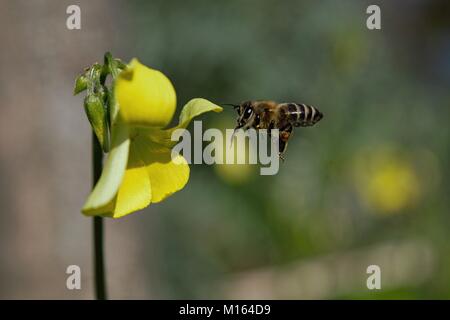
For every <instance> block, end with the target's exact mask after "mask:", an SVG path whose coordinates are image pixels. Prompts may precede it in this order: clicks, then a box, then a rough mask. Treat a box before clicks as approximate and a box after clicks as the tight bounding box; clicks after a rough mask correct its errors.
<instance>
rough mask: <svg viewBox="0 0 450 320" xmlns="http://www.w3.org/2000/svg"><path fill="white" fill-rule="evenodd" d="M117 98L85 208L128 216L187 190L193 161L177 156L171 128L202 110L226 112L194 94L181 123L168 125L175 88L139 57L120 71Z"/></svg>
mask: <svg viewBox="0 0 450 320" xmlns="http://www.w3.org/2000/svg"><path fill="white" fill-rule="evenodd" d="M114 98H115V101H116V102H117V103H113V105H112V109H111V110H110V113H111V123H112V126H111V149H110V150H111V151H110V153H109V155H108V158H107V159H106V162H105V165H104V169H103V171H102V175H101V177H100V179H99V181H98V182H97V184H96V186H95V188H94V189H93V191H92V192H91V194H90V195H89V197H88V199H87V201H86V204H85V205H84V207H83V209H82V211H83V213H84V214H85V215H88V216H95V215H99V216H104V217H113V218H119V217H123V216H125V215H127V214H130V213H132V212H134V211H137V210H140V209H142V208H144V207H146V206H148V205H149V204H150V203H152V202H153V203H156V202H160V201H162V200H164V199H165V198H167V197H168V196H170V195H171V194H173V193H175V192H176V191H179V190H181V189H182V188H183V187H184V186H185V185H186V183H187V181H188V179H189V166H188V164H187V161H186V160H185V159H184V157H183V156H181V155H178V156H177V157H176V158H175V159H172V158H171V147H172V146H173V145H174V144H175V143H176V142H172V141H171V140H170V136H171V133H172V132H173V130H175V129H178V128H186V127H187V126H188V124H189V123H190V121H191V120H192V119H193V118H194V117H196V116H198V115H200V114H202V113H205V112H209V111H215V112H220V111H222V108H221V107H219V106H217V105H215V104H213V103H211V102H209V101H207V100H205V99H192V100H191V101H189V102H188V103H187V104H186V105H185V106H184V108H183V110H182V112H181V115H180V121H179V125H178V126H176V127H174V128H171V129H163V127H165V126H166V125H167V124H168V123H169V122H170V121H171V120H172V117H173V114H174V113H175V109H176V94H175V90H174V88H173V86H172V83H171V82H170V80H169V79H168V78H167V77H166V76H165V75H164V74H163V73H161V72H159V71H157V70H153V69H150V68H148V67H146V66H144V65H142V64H141V63H139V62H138V61H137V60H136V59H133V60H132V61H131V63H130V64H129V65H128V67H127V68H126V69H125V70H123V71H122V72H121V73H120V74H119V75H118V76H117V78H116V80H115V82H114Z"/></svg>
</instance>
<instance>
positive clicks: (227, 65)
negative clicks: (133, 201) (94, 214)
mask: <svg viewBox="0 0 450 320" xmlns="http://www.w3.org/2000/svg"><path fill="white" fill-rule="evenodd" d="M70 4H78V5H79V6H80V7H81V19H82V22H81V23H82V27H81V30H73V31H71V30H67V28H66V18H67V14H66V8H67V6H68V5H70ZM369 4H378V5H379V6H380V7H381V19H382V29H381V30H374V31H371V30H368V29H367V28H366V19H367V16H368V15H367V14H366V8H367V6H368V5H369ZM0 43H1V50H0V70H1V73H0V108H1V109H0V110H1V115H0V152H1V153H0V176H1V178H0V208H1V210H0V298H4V299H10V298H19V299H31V298H42V299H56V298H61V299H91V298H93V286H92V283H93V279H92V275H93V273H92V249H91V245H92V221H91V219H89V218H86V217H84V216H82V214H81V213H80V208H81V206H82V204H83V203H84V200H85V198H86V196H87V195H88V193H89V189H90V184H91V171H90V170H91V167H90V164H91V161H90V159H91V146H90V143H91V135H90V127H89V124H88V121H87V119H86V116H85V114H84V110H83V107H82V97H81V96H76V97H74V96H72V90H73V82H74V79H75V77H76V76H77V75H78V74H79V73H81V72H82V70H83V68H85V67H87V66H89V65H91V64H92V63H94V62H96V61H99V62H101V61H102V57H103V54H104V52H105V51H111V52H112V53H113V55H114V56H116V57H120V58H122V59H123V60H125V61H129V60H130V59H131V58H132V57H138V58H139V59H140V60H141V61H142V62H144V63H145V64H147V65H150V66H152V67H154V68H157V69H160V70H162V71H163V72H164V73H166V74H167V75H168V76H169V78H170V79H171V80H172V82H173V83H174V86H175V88H176V90H177V94H178V108H179V109H178V111H179V110H180V108H181V106H182V105H183V103H184V102H186V101H188V100H189V99H190V98H193V97H205V98H208V99H210V100H212V101H215V102H234V103H235V102H240V101H242V100H247V99H274V100H278V101H297V102H305V103H308V104H312V105H314V106H317V107H318V108H319V109H320V110H321V111H322V112H323V113H324V114H325V118H324V119H323V120H322V121H321V122H320V123H319V124H318V125H317V126H315V127H313V128H306V129H300V130H297V131H296V132H295V136H294V138H293V139H292V141H291V142H290V145H289V149H288V151H287V154H286V161H285V162H284V163H282V165H281V168H280V171H279V173H278V174H277V175H276V176H260V175H259V174H258V172H259V170H258V169H259V168H258V167H257V166H216V167H214V166H206V165H193V166H191V170H192V171H191V179H190V182H189V183H188V185H187V186H186V187H185V188H184V189H183V190H182V191H181V192H179V193H177V194H176V195H174V196H172V197H171V198H169V199H167V201H165V202H163V203H161V204H157V205H151V206H150V207H149V208H147V209H145V210H143V211H141V212H138V213H135V214H133V215H130V216H128V217H126V218H123V219H120V220H106V226H105V228H106V230H105V232H106V239H105V241H106V244H105V246H106V248H105V250H106V262H107V280H108V291H109V296H110V297H111V298H114V299H121V298H126V299H155V298H275V299H277V298H287V299H309V298H318V299H333V298H358V299H361V298H362V299H365V298H370V299H378V298H388V299H390V298H413V299H416V298H426V299H430V298H438V299H442V298H450V255H449V250H450V215H449V213H450V212H449V209H450V204H449V196H448V195H449V190H450V185H449V179H448V177H449V166H448V164H449V155H450V150H449V138H450V132H449V124H448V121H449V119H450V117H449V116H450V115H449V110H450V109H449V106H450V90H449V85H450V58H449V57H450V5H449V2H448V1H445V0H442V1H425V0H414V1H413V0H412V1H395V2H394V1H371V2H367V1H356V0H355V1H345V2H344V1H337V0H333V1H331V0H330V1H320V2H319V1H312V0H311V1H283V2H281V1H256V0H253V1H240V0H239V1H238V0H231V1H220V2H219V1H206V0H204V1H192V2H191V1H189V2H188V1H182V0H178V1H164V0H152V1H106V0H104V1H100V0H98V1H67V0H65V1H56V0H55V1H49V0H34V1H25V0H15V1H13V0H1V1H0ZM205 119H206V120H207V121H208V122H207V126H215V127H222V128H232V127H233V126H234V121H235V115H234V113H233V111H232V110H225V111H224V112H223V113H221V114H211V115H207V116H206V117H205ZM71 264H76V265H79V266H80V267H81V270H82V289H81V290H74V291H69V290H67V289H66V277H67V275H66V273H65V272H66V268H67V266H68V265H71ZM372 264H375V265H379V266H380V267H381V272H382V289H381V290H374V291H370V290H368V289H367V287H366V279H367V277H368V275H367V274H366V269H367V267H368V266H369V265H372Z"/></svg>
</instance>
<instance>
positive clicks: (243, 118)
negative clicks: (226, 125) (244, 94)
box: [236, 101, 254, 129]
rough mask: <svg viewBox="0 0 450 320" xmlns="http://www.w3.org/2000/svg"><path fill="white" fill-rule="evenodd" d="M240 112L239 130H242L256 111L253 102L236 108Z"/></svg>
mask: <svg viewBox="0 0 450 320" xmlns="http://www.w3.org/2000/svg"><path fill="white" fill-rule="evenodd" d="M236 110H237V112H238V118H237V127H236V128H237V129H238V128H242V127H243V126H245V124H246V123H247V122H248V120H249V119H250V117H251V116H252V114H253V112H254V110H253V106H252V102H251V101H245V102H243V103H241V104H240V105H239V106H237V108H236Z"/></svg>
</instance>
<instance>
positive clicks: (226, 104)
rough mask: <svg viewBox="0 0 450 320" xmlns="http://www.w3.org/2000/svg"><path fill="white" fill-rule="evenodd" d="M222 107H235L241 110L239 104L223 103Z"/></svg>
mask: <svg viewBox="0 0 450 320" xmlns="http://www.w3.org/2000/svg"><path fill="white" fill-rule="evenodd" d="M220 105H223V106H231V107H233V108H239V105H238V104H233V103H221V104H220Z"/></svg>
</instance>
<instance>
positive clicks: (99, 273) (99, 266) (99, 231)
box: [92, 133, 107, 300]
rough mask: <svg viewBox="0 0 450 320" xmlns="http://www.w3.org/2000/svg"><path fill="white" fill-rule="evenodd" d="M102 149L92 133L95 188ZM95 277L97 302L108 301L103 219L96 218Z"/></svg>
mask: <svg viewBox="0 0 450 320" xmlns="http://www.w3.org/2000/svg"><path fill="white" fill-rule="evenodd" d="M102 158H103V152H102V148H101V146H100V144H99V142H98V140H97V137H96V136H95V134H94V133H92V168H93V186H95V184H96V183H97V181H98V179H99V178H100V175H101V173H102V166H103V164H102V160H103V159H102ZM94 277H95V296H96V299H97V300H106V299H107V297H106V282H105V264H104V255H103V218H102V217H94Z"/></svg>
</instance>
